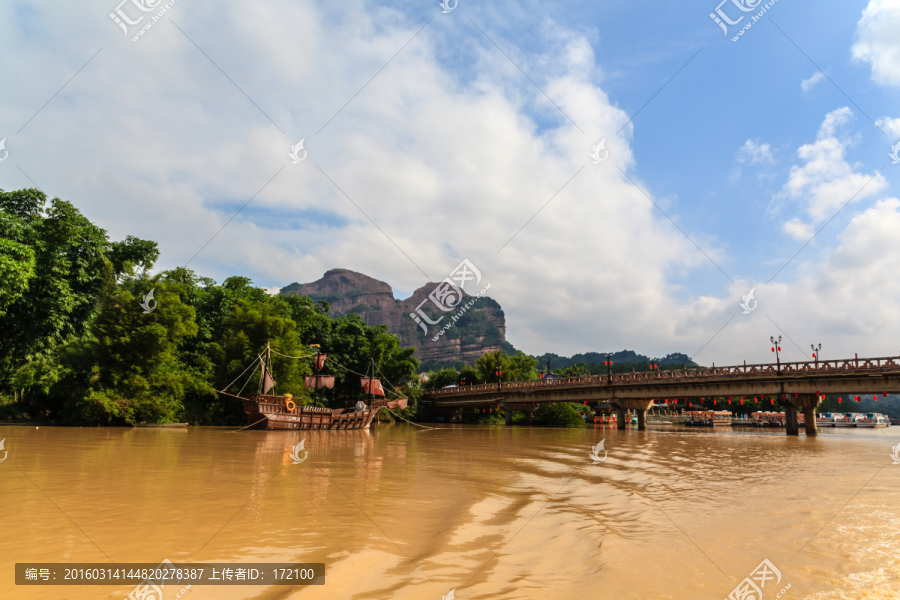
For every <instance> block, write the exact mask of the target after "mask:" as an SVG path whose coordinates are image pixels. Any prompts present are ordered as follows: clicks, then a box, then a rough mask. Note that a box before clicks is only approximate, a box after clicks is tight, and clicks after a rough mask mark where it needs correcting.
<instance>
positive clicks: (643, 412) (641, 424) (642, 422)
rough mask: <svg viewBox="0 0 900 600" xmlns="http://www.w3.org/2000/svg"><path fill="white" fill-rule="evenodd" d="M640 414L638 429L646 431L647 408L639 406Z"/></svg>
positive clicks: (638, 411) (638, 412)
mask: <svg viewBox="0 0 900 600" xmlns="http://www.w3.org/2000/svg"><path fill="white" fill-rule="evenodd" d="M637 414H638V431H644V430H645V429H647V409H646V408H639V409H637Z"/></svg>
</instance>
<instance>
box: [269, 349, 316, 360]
mask: <svg viewBox="0 0 900 600" xmlns="http://www.w3.org/2000/svg"><path fill="white" fill-rule="evenodd" d="M269 351H270V352H271V353H272V354H277V355H278V356H283V357H285V358H309V357H310V356H315V355H316V354H321V353H317V352H313V353H312V354H304V355H303V356H288V355H287V354H282V353H281V352H277V351H276V350H272V348H269Z"/></svg>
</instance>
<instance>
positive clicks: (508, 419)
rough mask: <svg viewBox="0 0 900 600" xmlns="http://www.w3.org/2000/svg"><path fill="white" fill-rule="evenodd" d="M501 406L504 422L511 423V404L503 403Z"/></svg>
mask: <svg viewBox="0 0 900 600" xmlns="http://www.w3.org/2000/svg"><path fill="white" fill-rule="evenodd" d="M502 408H503V414H504V416H505V417H506V424H507V425H512V414H513V410H512V406H505V405H504V406H503V407H502Z"/></svg>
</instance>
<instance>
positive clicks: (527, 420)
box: [525, 409, 534, 425]
mask: <svg viewBox="0 0 900 600" xmlns="http://www.w3.org/2000/svg"><path fill="white" fill-rule="evenodd" d="M532 421H534V409H531V410H529V411H526V412H525V423H526V424H528V425H531V423H532Z"/></svg>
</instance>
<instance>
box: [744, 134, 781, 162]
mask: <svg viewBox="0 0 900 600" xmlns="http://www.w3.org/2000/svg"><path fill="white" fill-rule="evenodd" d="M737 161H738V162H739V163H750V164H751V165H758V164H772V163H773V162H775V157H774V155H773V154H772V148H771V146H769V144H760V143H759V142H754V141H753V140H747V141H746V142H744V145H743V146H741V149H740V150H738V155H737Z"/></svg>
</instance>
